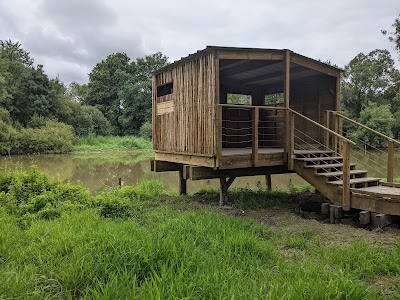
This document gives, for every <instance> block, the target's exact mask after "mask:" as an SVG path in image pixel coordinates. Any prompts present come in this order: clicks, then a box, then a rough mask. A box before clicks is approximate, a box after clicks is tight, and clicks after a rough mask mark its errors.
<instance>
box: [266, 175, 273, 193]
mask: <svg viewBox="0 0 400 300" xmlns="http://www.w3.org/2000/svg"><path fill="white" fill-rule="evenodd" d="M265 184H266V186H267V190H268V191H271V190H272V178H271V174H267V175H265Z"/></svg>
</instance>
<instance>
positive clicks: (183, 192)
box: [179, 168, 187, 196]
mask: <svg viewBox="0 0 400 300" xmlns="http://www.w3.org/2000/svg"><path fill="white" fill-rule="evenodd" d="M186 194H187V184H186V179H185V178H184V176H183V168H181V169H180V170H179V195H180V196H182V195H186Z"/></svg>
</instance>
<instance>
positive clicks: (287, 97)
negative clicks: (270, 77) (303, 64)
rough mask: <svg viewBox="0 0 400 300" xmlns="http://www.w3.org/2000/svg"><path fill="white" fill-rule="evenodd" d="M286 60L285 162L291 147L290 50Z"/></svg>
mask: <svg viewBox="0 0 400 300" xmlns="http://www.w3.org/2000/svg"><path fill="white" fill-rule="evenodd" d="M284 51H285V53H284V59H283V65H284V82H283V97H284V102H285V108H286V110H285V122H284V124H285V130H284V132H285V134H284V143H283V152H284V156H283V159H284V161H285V162H287V161H288V150H289V149H288V147H289V130H290V128H289V110H288V108H289V107H290V103H289V101H290V51H289V50H284Z"/></svg>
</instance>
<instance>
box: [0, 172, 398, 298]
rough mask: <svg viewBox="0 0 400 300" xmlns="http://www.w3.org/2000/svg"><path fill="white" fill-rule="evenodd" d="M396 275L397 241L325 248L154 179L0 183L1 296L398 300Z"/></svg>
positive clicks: (37, 176) (29, 176) (312, 238)
mask: <svg viewBox="0 0 400 300" xmlns="http://www.w3.org/2000/svg"><path fill="white" fill-rule="evenodd" d="M246 193H247V192H246ZM54 195H55V196H54ZM279 195H280V197H284V193H283V192H282V194H279ZM288 195H289V194H288ZM288 195H287V196H288ZM38 197H41V199H42V200H44V199H47V200H48V203H50V204H49V205H45V206H44V207H43V206H41V205H39V206H38V203H41V202H40V201H39V202H38ZM34 199H36V200H34ZM52 199H53V200H52ZM272 199H273V197H272V196H271V198H270V199H268V200H267V201H274V200H272ZM35 204H36V206H35ZM274 205H275V204H274ZM51 209H53V210H57V211H58V212H59V213H58V214H55V215H52V217H51V218H48V217H46V216H45V215H44V214H43V213H40V212H42V211H44V210H47V211H50V210H51ZM27 215H29V216H31V219H30V222H29V223H24V224H23V225H24V226H21V224H22V223H21V217H23V216H25V217H26V216H27ZM332 226H334V225H332ZM336 226H338V225H336ZM344 230H345V229H344ZM377 278H383V279H384V280H385V281H386V282H392V283H393V286H394V288H392V289H391V291H390V293H388V294H383V293H381V291H380V289H379V288H375V287H374V285H373V283H374V282H375V281H376V280H377ZM399 278H400V243H397V244H395V245H391V246H385V247H384V248H383V247H376V246H371V245H369V244H368V243H367V242H366V241H364V240H358V241H354V242H352V243H350V244H346V245H340V244H337V245H336V244H329V245H328V244H325V243H324V242H323V241H322V240H321V238H320V236H319V235H318V234H317V233H316V232H315V231H314V230H313V229H312V228H307V227H305V228H299V229H298V230H296V231H291V230H287V228H285V227H284V226H282V227H269V226H266V225H262V224H260V223H259V222H257V221H255V220H254V219H250V218H238V217H231V216H225V215H223V214H222V213H221V212H219V211H217V210H215V209H214V210H213V209H211V208H207V207H205V206H199V205H193V204H190V203H187V202H186V201H184V199H182V198H179V197H170V196H167V195H165V193H164V192H163V189H162V185H161V184H160V183H158V182H154V181H150V182H142V183H140V184H139V185H138V186H135V187H125V188H123V189H121V190H114V191H108V192H103V193H102V194H100V195H99V196H96V197H93V196H90V195H88V194H87V193H85V190H84V188H82V187H74V186H71V185H64V184H62V183H59V182H51V181H48V180H47V179H46V178H45V177H44V176H43V175H42V174H41V173H39V172H37V171H36V170H32V171H30V172H25V173H8V174H4V173H3V174H0V298H1V299H11V298H19V299H77V298H80V299H379V298H385V299H386V298H388V299H390V298H391V299H398V298H399V297H400V287H399V284H398V282H399Z"/></svg>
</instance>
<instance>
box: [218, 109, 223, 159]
mask: <svg viewBox="0 0 400 300" xmlns="http://www.w3.org/2000/svg"><path fill="white" fill-rule="evenodd" d="M222 117H223V115H222V105H218V114H217V124H218V128H217V134H218V138H217V167H220V166H221V161H222V125H223V123H222Z"/></svg>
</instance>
